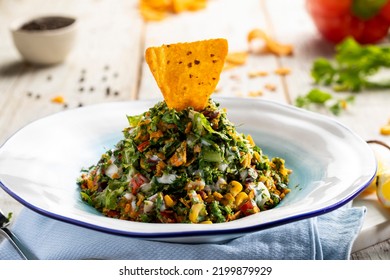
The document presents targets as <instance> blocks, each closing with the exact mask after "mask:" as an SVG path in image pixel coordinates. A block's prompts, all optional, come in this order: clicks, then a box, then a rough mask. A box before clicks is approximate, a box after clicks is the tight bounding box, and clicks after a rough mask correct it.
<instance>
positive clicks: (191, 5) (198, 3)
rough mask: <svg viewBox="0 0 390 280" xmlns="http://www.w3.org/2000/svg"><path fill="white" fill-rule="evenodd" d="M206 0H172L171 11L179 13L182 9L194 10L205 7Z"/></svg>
mask: <svg viewBox="0 0 390 280" xmlns="http://www.w3.org/2000/svg"><path fill="white" fill-rule="evenodd" d="M206 1H207V0H172V11H173V12H174V13H181V12H184V11H196V10H200V9H204V8H206V4H207V3H206Z"/></svg>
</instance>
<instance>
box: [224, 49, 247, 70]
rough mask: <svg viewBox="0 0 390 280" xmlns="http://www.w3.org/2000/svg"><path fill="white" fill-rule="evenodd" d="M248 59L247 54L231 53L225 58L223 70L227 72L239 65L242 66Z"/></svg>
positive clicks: (244, 52)
mask: <svg viewBox="0 0 390 280" xmlns="http://www.w3.org/2000/svg"><path fill="white" fill-rule="evenodd" d="M247 58H248V52H246V51H243V52H232V53H228V54H227V56H226V61H225V65H224V68H223V70H228V69H231V68H234V67H237V66H240V65H244V64H245V63H246V61H247Z"/></svg>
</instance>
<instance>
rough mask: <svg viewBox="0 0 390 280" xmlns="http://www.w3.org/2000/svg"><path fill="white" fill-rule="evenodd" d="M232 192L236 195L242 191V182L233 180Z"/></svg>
mask: <svg viewBox="0 0 390 280" xmlns="http://www.w3.org/2000/svg"><path fill="white" fill-rule="evenodd" d="M230 184H231V188H230V193H231V194H232V195H233V196H234V197H235V196H236V195H237V194H238V193H239V192H241V191H242V185H241V183H240V182H237V181H231V182H230Z"/></svg>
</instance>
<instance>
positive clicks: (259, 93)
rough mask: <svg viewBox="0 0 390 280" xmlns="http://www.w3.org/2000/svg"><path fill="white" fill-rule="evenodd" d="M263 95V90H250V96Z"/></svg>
mask: <svg viewBox="0 0 390 280" xmlns="http://www.w3.org/2000/svg"><path fill="white" fill-rule="evenodd" d="M262 95H263V92H262V91H261V90H256V91H250V92H249V93H248V96H250V97H259V96H262Z"/></svg>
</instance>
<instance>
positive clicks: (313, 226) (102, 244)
mask: <svg viewBox="0 0 390 280" xmlns="http://www.w3.org/2000/svg"><path fill="white" fill-rule="evenodd" d="M365 213H366V208H365V207H349V206H348V207H346V206H344V207H341V208H339V209H337V210H334V211H332V212H329V213H327V214H324V215H321V216H318V217H315V218H310V219H305V220H301V221H298V222H294V223H290V224H286V225H283V226H279V227H274V228H271V229H267V230H262V231H258V232H254V233H251V234H247V235H245V236H242V237H239V238H236V239H234V240H230V241H228V242H225V243H223V244H178V243H166V242H157V241H147V240H140V239H134V238H129V237H122V236H115V235H111V234H106V233H101V232H97V231H93V230H90V229H86V228H82V227H78V226H75V225H71V224H68V223H64V222H60V221H57V220H53V219H50V218H47V217H44V216H42V215H39V214H37V213H35V212H33V211H31V210H28V209H23V210H22V212H21V213H20V215H19V216H18V218H17V220H16V221H15V222H14V224H13V225H12V227H11V230H12V231H13V232H14V233H15V234H16V235H17V236H18V237H19V239H20V240H21V241H22V242H24V243H25V244H26V245H27V246H28V247H29V248H30V249H31V250H32V251H33V252H34V253H35V254H36V256H37V257H38V258H39V259H49V260H54V259H59V260H69V259H70V260H72V259H113V260H121V259H133V260H142V259H143V260H147V259H149V260H150V259H166V260H173V259H179V260H189V259H193V260H209V259H222V260H227V259H237V260H238V259H248V260H249V259H265V260H289V259H290V260H291V259H292V260H313V259H338V260H343V259H344V260H345V259H349V256H350V253H351V248H352V244H353V242H354V240H355V238H356V236H357V234H358V233H359V231H360V229H361V226H362V223H363V220H364V217H365ZM1 240H3V241H1ZM0 242H1V243H0V259H8V260H13V259H20V257H19V256H18V254H17V253H16V251H15V250H14V249H13V247H12V246H11V244H10V242H9V241H7V240H5V239H4V238H1V236H0Z"/></svg>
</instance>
